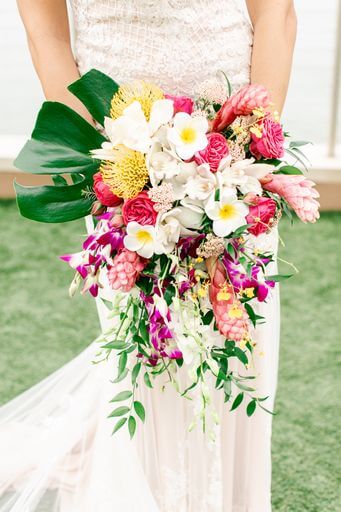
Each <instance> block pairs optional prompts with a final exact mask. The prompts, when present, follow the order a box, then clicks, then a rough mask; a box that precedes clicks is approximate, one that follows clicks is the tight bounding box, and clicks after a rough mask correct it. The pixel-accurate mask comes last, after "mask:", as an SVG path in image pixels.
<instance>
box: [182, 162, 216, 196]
mask: <svg viewBox="0 0 341 512" xmlns="http://www.w3.org/2000/svg"><path fill="white" fill-rule="evenodd" d="M216 185H217V179H216V177H215V175H214V173H212V172H211V171H210V166H209V165H208V164H202V165H199V167H198V168H197V173H196V174H195V175H194V176H190V177H189V179H188V181H187V183H186V186H185V192H186V194H187V195H188V197H189V198H191V199H200V200H202V201H204V200H205V199H208V198H209V197H210V195H211V194H212V192H213V191H214V190H215V188H216Z"/></svg>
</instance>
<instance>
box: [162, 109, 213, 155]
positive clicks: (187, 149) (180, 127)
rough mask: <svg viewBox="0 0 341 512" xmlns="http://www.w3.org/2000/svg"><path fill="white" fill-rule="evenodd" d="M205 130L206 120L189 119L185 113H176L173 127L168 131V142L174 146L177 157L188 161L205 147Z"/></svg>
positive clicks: (198, 118) (206, 142)
mask: <svg viewBox="0 0 341 512" xmlns="http://www.w3.org/2000/svg"><path fill="white" fill-rule="evenodd" d="M207 130H208V122H207V119H206V118H204V117H191V116H190V115H189V114H187V113H186V112H178V113H177V114H175V116H174V124H173V127H172V128H169V130H168V140H169V142H170V143H171V144H173V145H174V146H175V150H176V152H177V154H178V155H179V157H180V158H182V159H183V160H188V159H189V158H192V156H194V153H196V152H197V151H201V150H202V149H205V147H206V146H207V144H208V140H207V137H206V132H207Z"/></svg>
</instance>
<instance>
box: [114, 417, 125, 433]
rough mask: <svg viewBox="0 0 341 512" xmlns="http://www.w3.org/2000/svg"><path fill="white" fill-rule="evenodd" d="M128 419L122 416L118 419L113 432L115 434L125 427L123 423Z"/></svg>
mask: <svg viewBox="0 0 341 512" xmlns="http://www.w3.org/2000/svg"><path fill="white" fill-rule="evenodd" d="M126 421H127V418H121V419H120V420H118V422H117V423H116V425H115V427H114V430H113V431H112V434H115V432H117V431H118V430H119V429H120V428H121V427H123V425H125V423H126Z"/></svg>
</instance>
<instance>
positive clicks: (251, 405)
mask: <svg viewBox="0 0 341 512" xmlns="http://www.w3.org/2000/svg"><path fill="white" fill-rule="evenodd" d="M256 405H257V403H256V400H251V402H249V403H248V404H247V408H246V414H247V415H248V416H252V415H253V413H254V412H255V410H256Z"/></svg>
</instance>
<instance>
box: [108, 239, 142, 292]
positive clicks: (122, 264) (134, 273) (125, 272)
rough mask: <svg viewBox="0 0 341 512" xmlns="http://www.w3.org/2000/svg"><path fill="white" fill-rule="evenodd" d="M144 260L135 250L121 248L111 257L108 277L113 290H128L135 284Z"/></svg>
mask: <svg viewBox="0 0 341 512" xmlns="http://www.w3.org/2000/svg"><path fill="white" fill-rule="evenodd" d="M145 266H146V261H145V260H144V259H143V258H141V257H140V256H139V255H138V254H137V253H136V252H133V251H129V250H128V249H122V250H121V251H120V252H119V253H118V254H116V256H115V257H114V259H113V265H112V267H111V268H110V270H109V272H108V279H109V283H110V285H111V287H112V288H113V290H121V291H123V292H129V291H130V290H131V289H132V288H133V286H134V285H135V283H136V281H137V279H138V277H139V275H140V272H142V270H143V269H144V267H145Z"/></svg>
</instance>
